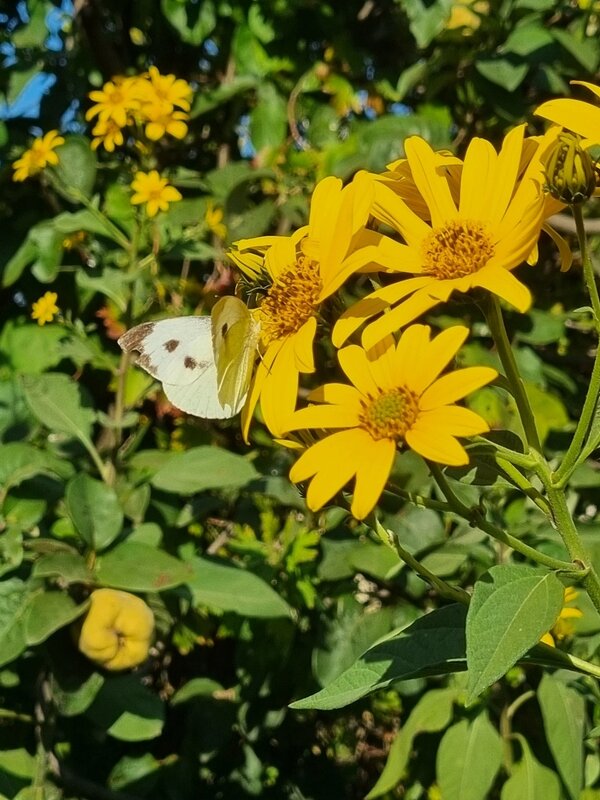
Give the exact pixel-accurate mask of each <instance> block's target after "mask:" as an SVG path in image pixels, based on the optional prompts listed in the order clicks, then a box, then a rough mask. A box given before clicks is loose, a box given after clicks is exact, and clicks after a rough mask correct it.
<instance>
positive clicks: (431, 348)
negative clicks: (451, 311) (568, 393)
mask: <svg viewBox="0 0 600 800" xmlns="http://www.w3.org/2000/svg"><path fill="white" fill-rule="evenodd" d="M430 333H431V329H430V328H429V326H427V325H411V326H409V327H408V328H407V329H406V330H405V331H404V333H403V334H402V336H401V337H400V340H399V341H398V344H396V343H395V341H394V338H393V337H392V336H387V337H385V339H383V340H382V341H381V342H380V343H379V344H378V345H376V346H375V347H374V348H373V349H372V350H371V351H369V352H367V351H365V350H364V349H363V348H362V347H358V346H357V345H350V346H349V347H344V348H343V349H342V350H340V351H339V353H338V358H339V362H340V365H341V367H342V369H343V371H344V372H345V373H346V375H347V376H348V378H349V380H350V384H348V383H328V384H326V385H325V386H321V387H320V388H319V389H316V390H315V391H314V392H312V393H311V395H310V397H309V399H310V400H311V401H313V402H314V403H315V405H311V406H308V407H307V408H302V409H300V410H299V411H296V412H295V413H294V414H293V415H292V417H291V420H290V424H289V425H288V429H289V430H292V431H293V430H302V429H304V430H313V431H327V432H328V434H327V435H325V436H324V438H322V439H321V440H320V441H318V442H317V443H316V444H314V445H313V446H312V447H309V448H308V449H307V450H306V452H304V453H303V454H302V455H301V456H300V458H299V459H298V461H297V462H296V463H295V464H294V466H293V467H292V469H291V471H290V478H291V480H292V481H294V482H295V483H299V482H301V481H309V486H308V490H307V493H306V502H307V504H308V507H309V508H311V509H312V510H314V511H316V510H318V509H319V508H321V507H322V506H323V505H325V503H327V502H328V501H329V500H330V499H331V498H332V497H333V496H334V495H335V494H337V493H338V492H339V491H340V490H341V489H343V487H344V486H345V485H346V484H347V483H349V482H350V481H354V497H353V500H352V507H351V510H352V513H353V514H354V516H355V517H357V519H364V518H365V517H366V516H367V514H369V513H370V511H371V510H372V509H373V507H374V506H375V504H376V503H377V500H378V499H379V497H380V495H381V493H382V492H383V490H384V488H385V484H386V482H387V479H388V477H389V475H390V472H391V470H392V466H393V464H394V459H395V456H396V453H397V451H398V450H399V449H400V450H404V449H407V448H408V449H410V450H413V451H414V452H416V453H418V454H419V455H421V456H423V457H424V458H427V459H429V460H431V461H435V462H437V463H440V464H450V465H455V466H458V465H462V464H468V462H469V456H468V454H467V452H466V451H465V449H464V447H463V446H462V444H461V443H460V442H459V441H458V437H463V436H474V435H476V434H480V433H485V432H486V431H488V430H489V427H488V425H487V423H486V422H485V420H483V419H482V418H481V417H480V416H479V415H478V414H476V413H475V412H474V411H471V410H470V409H468V408H462V407H460V406H458V405H456V404H455V403H456V401H457V400H460V399H461V398H463V397H465V396H466V395H467V394H470V393H471V392H473V391H475V390H476V389H479V388H481V387H482V386H484V385H485V384H486V383H489V382H490V381H491V380H493V379H494V378H495V377H496V375H497V372H496V370H494V369H492V368H491V367H467V368H465V369H459V370H455V371H454V372H451V373H448V374H446V375H443V376H442V377H440V374H441V373H442V371H443V370H444V369H445V368H446V366H447V365H448V364H449V363H450V362H451V361H452V360H453V358H454V356H455V355H456V353H457V351H458V349H459V348H460V346H461V345H462V344H463V342H464V341H465V339H466V338H467V336H468V334H469V329H468V328H466V327H464V326H462V325H456V326H453V327H451V328H447V329H446V330H444V331H442V333H440V334H438V335H437V336H436V337H435V338H433V339H430ZM332 431H333V432H332Z"/></svg>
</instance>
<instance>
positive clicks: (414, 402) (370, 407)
mask: <svg viewBox="0 0 600 800" xmlns="http://www.w3.org/2000/svg"><path fill="white" fill-rule="evenodd" d="M418 415H419V400H418V397H417V396H416V395H415V394H414V393H413V392H411V391H410V390H409V389H406V388H405V387H404V386H399V387H397V388H395V389H390V390H389V391H388V392H382V394H380V395H379V396H378V397H375V398H374V399H372V400H370V401H369V402H366V403H365V402H363V408H362V411H361V413H360V424H361V426H362V427H363V428H364V429H365V430H366V431H367V432H368V433H369V434H370V435H371V436H372V437H373V439H404V436H405V434H406V431H408V430H409V429H410V428H411V427H412V425H414V423H415V421H416V419H417V417H418Z"/></svg>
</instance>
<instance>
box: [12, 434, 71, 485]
mask: <svg viewBox="0 0 600 800" xmlns="http://www.w3.org/2000/svg"><path fill="white" fill-rule="evenodd" d="M71 472H72V467H71V465H70V464H68V463H66V462H65V461H64V460H63V459H60V458H57V457H56V456H53V455H52V454H51V453H46V452H44V451H43V450H38V448H37V447H34V446H33V445H32V444H26V443H25V442H9V443H8V444H1V445H0V496H2V494H6V493H7V492H8V491H9V490H10V489H12V488H14V487H15V486H18V485H19V484H20V483H22V482H23V481H26V480H29V479H30V478H33V477H34V476H35V475H51V476H55V477H58V478H66V477H69V473H71Z"/></svg>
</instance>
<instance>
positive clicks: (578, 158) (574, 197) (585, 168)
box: [546, 132, 596, 205]
mask: <svg viewBox="0 0 600 800" xmlns="http://www.w3.org/2000/svg"><path fill="white" fill-rule="evenodd" d="M546 181H547V188H548V191H549V192H550V194H551V195H552V197H555V198H556V199H557V200H560V201H561V202H562V203H566V204H567V205H577V204H578V203H584V202H585V201H586V200H588V199H589V198H590V197H591V196H592V194H593V193H594V190H595V188H596V170H595V166H594V161H593V159H592V157H591V156H590V154H589V153H588V152H587V150H585V149H584V148H583V147H582V146H581V138H580V137H579V136H576V135H575V134H573V133H566V132H563V133H561V134H560V135H559V136H558V138H557V139H556V143H555V145H554V147H553V149H552V150H551V151H550V154H549V156H548V162H547V164H546Z"/></svg>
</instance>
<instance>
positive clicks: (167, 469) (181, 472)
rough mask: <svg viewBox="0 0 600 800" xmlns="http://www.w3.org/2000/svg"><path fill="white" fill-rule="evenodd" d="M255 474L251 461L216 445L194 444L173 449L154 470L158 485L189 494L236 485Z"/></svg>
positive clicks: (238, 486)
mask: <svg viewBox="0 0 600 800" xmlns="http://www.w3.org/2000/svg"><path fill="white" fill-rule="evenodd" d="M257 477H258V473H257V471H256V469H255V468H254V466H253V465H252V464H251V462H250V461H248V460H247V459H245V458H243V457H242V456H239V455H237V454H236V453H230V452H228V451H227V450H222V449H221V448H219V447H209V446H204V447H193V448H192V449H191V450H187V451H186V452H185V453H174V454H173V455H172V456H171V457H170V458H169V459H168V460H167V462H166V464H164V465H163V466H162V467H160V468H159V469H158V471H157V472H156V473H155V474H154V476H153V478H152V480H151V481H150V483H151V484H152V486H154V487H155V488H157V489H162V490H163V491H165V492H174V493H175V494H183V495H190V494H195V493H196V492H202V491H205V490H207V489H239V488H241V487H242V486H245V485H246V484H247V483H250V481H252V480H254V479H255V478H257Z"/></svg>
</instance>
